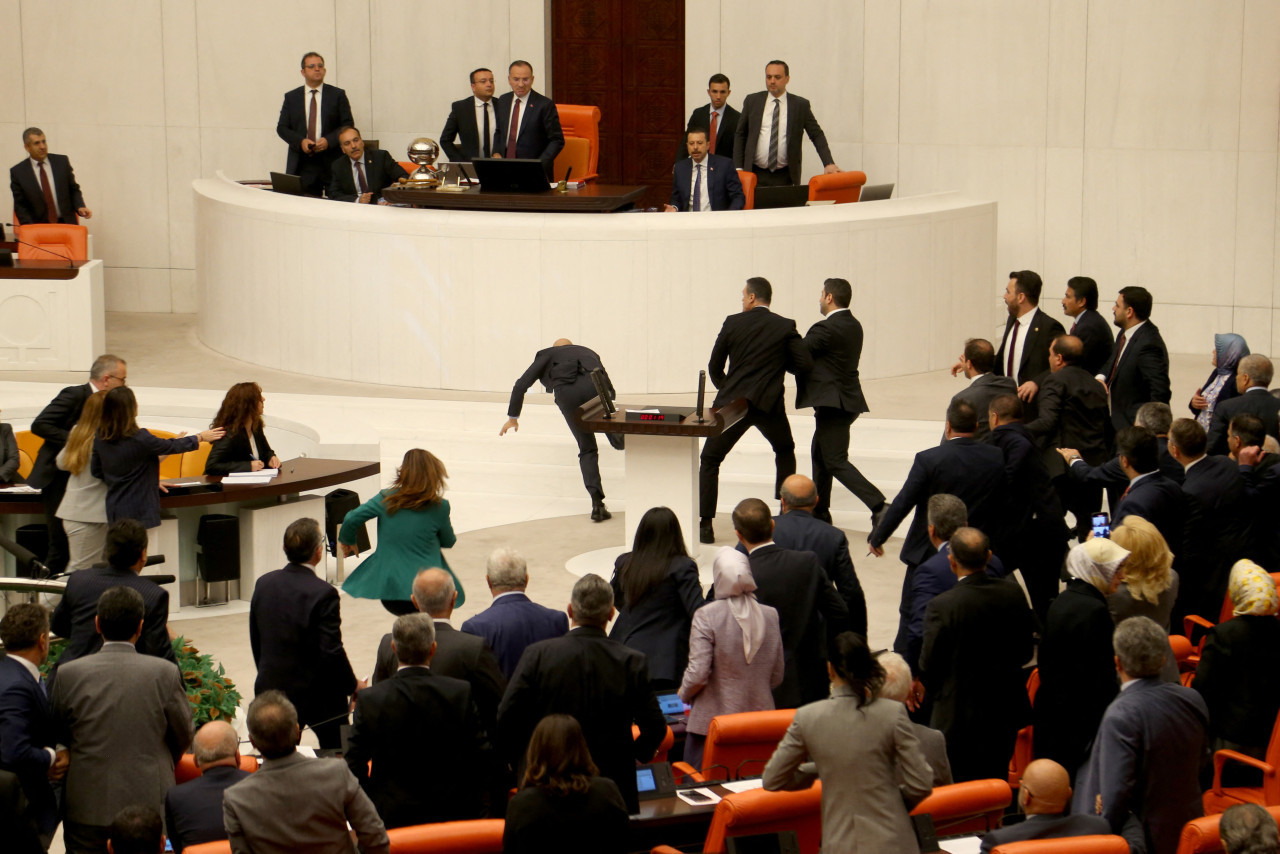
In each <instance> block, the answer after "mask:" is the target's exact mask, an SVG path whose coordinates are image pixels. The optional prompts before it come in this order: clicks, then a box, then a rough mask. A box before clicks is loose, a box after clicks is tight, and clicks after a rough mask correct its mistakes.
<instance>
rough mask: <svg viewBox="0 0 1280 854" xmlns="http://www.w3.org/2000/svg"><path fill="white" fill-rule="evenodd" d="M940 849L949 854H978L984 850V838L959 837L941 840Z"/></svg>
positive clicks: (939, 842) (939, 841)
mask: <svg viewBox="0 0 1280 854" xmlns="http://www.w3.org/2000/svg"><path fill="white" fill-rule="evenodd" d="M938 847H939V848H941V849H942V850H943V851H946V852H947V854H978V851H980V850H981V849H982V837H980V836H957V837H956V838H955V839H939V840H938Z"/></svg>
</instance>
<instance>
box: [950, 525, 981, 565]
mask: <svg viewBox="0 0 1280 854" xmlns="http://www.w3.org/2000/svg"><path fill="white" fill-rule="evenodd" d="M947 542H948V544H949V545H950V547H951V555H952V557H954V558H955V559H956V563H958V564H959V565H960V566H961V567H962V568H964V569H968V570H971V571H973V572H977V571H978V570H980V569H985V568H986V566H987V552H989V551H990V550H991V541H990V540H988V539H987V535H986V534H984V533H982V532H981V531H979V530H978V529H977V528H957V529H956V532H955V533H954V534H952V535H951V539H950V540H948V541H947Z"/></svg>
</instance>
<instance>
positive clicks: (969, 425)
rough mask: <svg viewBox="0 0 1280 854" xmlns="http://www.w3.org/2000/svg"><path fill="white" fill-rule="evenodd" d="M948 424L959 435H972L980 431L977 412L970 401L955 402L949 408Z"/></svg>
mask: <svg viewBox="0 0 1280 854" xmlns="http://www.w3.org/2000/svg"><path fill="white" fill-rule="evenodd" d="M947 423H948V424H950V425H951V429H952V430H954V431H955V432H957V433H972V432H973V431H975V430H977V429H978V413H977V410H975V409H974V408H973V404H972V403H969V402H968V401H965V400H953V401H951V405H950V406H948V407H947Z"/></svg>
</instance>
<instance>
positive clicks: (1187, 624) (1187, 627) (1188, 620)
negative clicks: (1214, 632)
mask: <svg viewBox="0 0 1280 854" xmlns="http://www.w3.org/2000/svg"><path fill="white" fill-rule="evenodd" d="M1214 625H1215V624H1214V623H1211V622H1209V621H1208V620H1206V619H1205V618H1204V617H1200V616H1197V615H1196V614H1189V615H1187V616H1185V617H1183V618H1182V633H1183V634H1184V635H1186V636H1187V640H1189V641H1191V642H1192V643H1195V638H1193V637H1192V634H1193V633H1194V632H1195V627H1196V626H1199V627H1200V628H1202V629H1204V630H1205V631H1206V632H1207V631H1209V629H1212V628H1213V627H1214ZM1196 651H1197V652H1199V651H1200V650H1196Z"/></svg>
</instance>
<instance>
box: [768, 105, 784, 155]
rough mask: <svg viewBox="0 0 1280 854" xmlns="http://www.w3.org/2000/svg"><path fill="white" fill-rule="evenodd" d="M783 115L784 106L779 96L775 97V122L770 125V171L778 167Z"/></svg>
mask: <svg viewBox="0 0 1280 854" xmlns="http://www.w3.org/2000/svg"><path fill="white" fill-rule="evenodd" d="M781 115H782V107H781V106H780V102H779V101H778V99H777V98H774V99H773V123H772V124H771V125H770V126H769V163H768V168H769V171H771V172H772V171H773V170H775V169H777V168H778V120H779V117H780V116H781Z"/></svg>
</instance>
